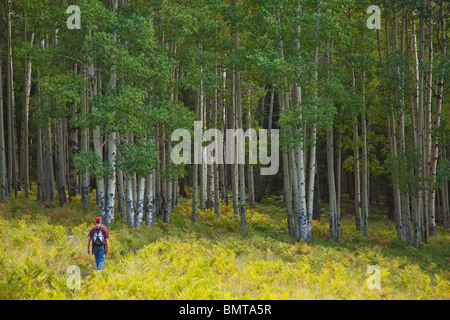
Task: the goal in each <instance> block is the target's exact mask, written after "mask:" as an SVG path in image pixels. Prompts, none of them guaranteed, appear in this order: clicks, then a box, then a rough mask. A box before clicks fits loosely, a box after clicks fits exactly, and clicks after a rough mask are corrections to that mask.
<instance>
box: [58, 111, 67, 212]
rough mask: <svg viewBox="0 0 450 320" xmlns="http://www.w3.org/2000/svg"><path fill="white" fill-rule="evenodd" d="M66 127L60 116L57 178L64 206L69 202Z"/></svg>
mask: <svg viewBox="0 0 450 320" xmlns="http://www.w3.org/2000/svg"><path fill="white" fill-rule="evenodd" d="M63 141H64V129H63V119H62V118H59V119H58V120H57V125H56V142H57V143H56V150H57V157H56V158H57V162H56V164H57V172H58V173H57V178H58V201H59V205H60V206H61V207H62V206H64V205H65V204H66V203H67V198H66V174H65V173H66V172H65V163H64V142H63Z"/></svg>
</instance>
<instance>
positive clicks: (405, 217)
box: [393, 8, 411, 245]
mask: <svg viewBox="0 0 450 320" xmlns="http://www.w3.org/2000/svg"><path fill="white" fill-rule="evenodd" d="M405 15H406V8H404V9H403V13H402V27H401V31H400V35H401V45H400V51H399V46H398V32H397V30H398V28H397V12H396V11H394V17H393V25H394V50H395V52H396V53H398V54H400V55H402V56H403V54H404V32H403V31H404V26H405ZM395 70H396V73H397V76H398V78H399V80H398V81H399V82H398V83H397V86H396V90H395V96H396V104H397V106H398V127H399V128H398V129H399V153H400V155H401V156H402V157H404V156H405V155H406V141H405V120H404V112H405V100H404V77H403V75H404V70H403V66H400V65H397V66H396V68H395ZM393 139H395V136H394V138H393ZM394 143H395V141H394ZM400 199H401V206H400V209H401V211H400V212H401V222H402V228H403V239H404V240H405V241H406V245H410V244H411V225H410V221H409V204H410V201H409V195H408V191H407V190H406V188H403V189H402V190H400Z"/></svg>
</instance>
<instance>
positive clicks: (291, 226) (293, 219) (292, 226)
mask: <svg viewBox="0 0 450 320" xmlns="http://www.w3.org/2000/svg"><path fill="white" fill-rule="evenodd" d="M278 27H279V28H281V22H280V14H279V13H278ZM278 45H279V49H280V56H281V59H284V52H283V39H282V37H281V35H280V38H279V40H278ZM280 80H281V79H280ZM285 84H286V83H285ZM284 95H285V94H284V93H283V92H282V89H281V90H280V91H279V92H278V107H279V113H280V115H281V114H282V113H283V112H284V109H285V108H287V106H286V101H288V99H286V98H285V96H284ZM282 130H285V131H287V127H286V126H284V127H283V128H282ZM289 158H290V157H289V154H288V153H287V152H286V151H285V150H283V151H282V161H283V191H284V202H285V204H286V218H287V224H288V230H289V235H291V236H293V237H294V238H295V239H298V240H300V214H301V213H300V206H294V207H293V205H292V195H293V192H292V186H293V183H292V182H291V181H292V179H293V175H292V172H290V171H291V170H292V166H291V168H290V165H289V162H290V161H289ZM299 165H300V164H299ZM296 185H298V181H297V182H296V183H295V181H294V187H295V186H296ZM295 204H297V200H296V202H295ZM304 214H305V215H306V212H304Z"/></svg>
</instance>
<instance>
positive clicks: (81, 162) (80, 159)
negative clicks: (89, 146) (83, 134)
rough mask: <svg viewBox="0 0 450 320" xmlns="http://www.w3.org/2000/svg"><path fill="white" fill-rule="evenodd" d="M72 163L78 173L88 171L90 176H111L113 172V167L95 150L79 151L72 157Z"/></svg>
mask: <svg viewBox="0 0 450 320" xmlns="http://www.w3.org/2000/svg"><path fill="white" fill-rule="evenodd" d="M74 163H75V168H76V169H77V170H78V171H79V172H80V173H86V172H89V174H90V175H91V176H92V177H104V176H109V177H112V176H113V174H114V169H113V168H111V166H110V165H109V163H108V162H103V161H102V159H101V158H100V156H99V155H98V154H97V153H96V152H95V151H85V150H82V151H80V153H78V154H77V156H76V157H75V158H74Z"/></svg>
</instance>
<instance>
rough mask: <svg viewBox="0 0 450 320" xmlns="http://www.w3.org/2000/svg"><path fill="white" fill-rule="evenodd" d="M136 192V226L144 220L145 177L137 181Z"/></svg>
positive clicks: (140, 177)
mask: <svg viewBox="0 0 450 320" xmlns="http://www.w3.org/2000/svg"><path fill="white" fill-rule="evenodd" d="M138 181H139V182H138V192H137V195H138V197H137V201H136V202H137V205H136V226H137V227H139V226H141V225H142V220H143V218H144V196H145V177H143V176H139V179H138Z"/></svg>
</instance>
